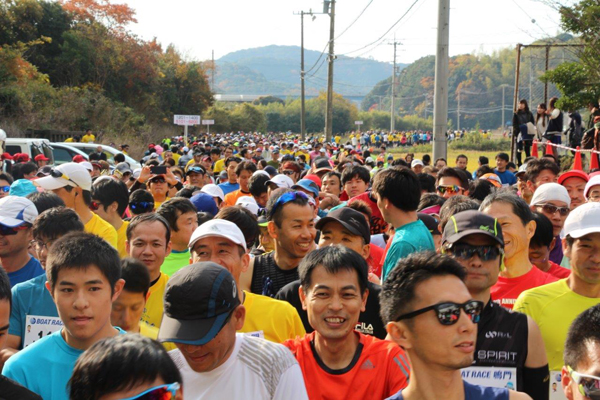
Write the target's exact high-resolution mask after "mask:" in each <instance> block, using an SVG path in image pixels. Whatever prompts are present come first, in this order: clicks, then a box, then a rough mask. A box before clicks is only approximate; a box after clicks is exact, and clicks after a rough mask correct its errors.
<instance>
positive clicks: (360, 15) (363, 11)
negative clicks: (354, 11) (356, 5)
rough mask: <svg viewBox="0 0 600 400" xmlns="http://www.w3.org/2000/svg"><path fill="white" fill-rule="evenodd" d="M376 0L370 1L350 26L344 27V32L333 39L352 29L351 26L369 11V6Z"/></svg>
mask: <svg viewBox="0 0 600 400" xmlns="http://www.w3.org/2000/svg"><path fill="white" fill-rule="evenodd" d="M373 1H374V0H371V1H369V3H368V4H367V5H366V6H365V8H363V10H362V11H361V12H360V14H358V17H356V18H355V19H354V21H352V23H351V24H350V25H348V27H347V28H346V29H344V30H343V31H342V33H340V34H339V35H337V37H336V38H335V39H333V40H338V39H339V38H340V37H341V36H342V35H343V34H344V33H346V31H347V30H348V29H350V27H352V25H354V24H355V23H356V21H358V20H359V18H360V17H362V15H363V14H364V13H365V11H367V8H369V6H370V5H371V3H373ZM327 44H329V42H327Z"/></svg>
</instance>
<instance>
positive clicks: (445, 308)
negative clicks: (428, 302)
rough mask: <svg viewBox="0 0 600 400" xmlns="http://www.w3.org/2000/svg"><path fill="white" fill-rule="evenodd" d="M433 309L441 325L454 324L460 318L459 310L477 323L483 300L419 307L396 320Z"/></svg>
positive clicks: (448, 302) (412, 316) (449, 302)
mask: <svg viewBox="0 0 600 400" xmlns="http://www.w3.org/2000/svg"><path fill="white" fill-rule="evenodd" d="M431 310H435V312H436V314H437V318H438V321H440V324H442V325H454V324H455V323H457V322H458V320H459V319H460V310H465V313H466V314H467V316H468V317H469V319H470V320H471V321H472V322H473V323H474V324H476V323H478V322H479V320H480V319H481V312H482V311H483V302H481V301H477V300H469V301H467V302H466V303H463V304H459V303H454V302H451V301H447V302H444V303H439V304H434V305H432V306H429V307H425V308H421V309H419V310H416V311H413V312H410V313H408V314H403V315H401V316H399V317H398V318H396V321H400V320H403V319H409V318H414V317H416V316H417V315H421V314H424V313H426V312H427V311H431Z"/></svg>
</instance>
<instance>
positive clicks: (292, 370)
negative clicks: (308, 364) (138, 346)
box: [158, 262, 307, 400]
mask: <svg viewBox="0 0 600 400" xmlns="http://www.w3.org/2000/svg"><path fill="white" fill-rule="evenodd" d="M164 312H165V314H164V317H163V320H162V324H161V326H160V331H159V333H158V338H159V340H160V341H162V342H165V341H168V342H175V344H176V346H177V350H174V351H172V352H170V353H169V355H170V356H171V358H172V359H173V360H174V361H175V364H176V365H177V366H178V367H179V370H180V372H181V376H182V378H183V387H184V391H185V398H186V400H200V399H241V398H243V399H249V400H252V399H257V400H258V399H261V400H262V399H274V400H275V399H276V400H279V399H281V400H284V399H286V400H287V399H290V400H296V399H298V400H301V399H302V400H303V399H307V396H306V389H305V387H304V382H303V380H302V373H301V371H300V368H299V367H298V363H297V362H296V361H295V360H294V357H293V356H292V355H291V354H290V352H289V351H287V349H286V348H285V347H284V346H282V345H280V344H277V343H272V342H269V341H267V340H264V339H261V338H257V337H251V336H248V335H245V334H243V333H236V331H238V330H239V329H241V328H242V326H243V325H244V319H245V315H246V309H245V307H244V306H243V305H242V304H241V299H240V297H239V291H238V288H237V285H236V284H235V280H234V278H233V276H232V275H231V273H229V271H227V270H226V269H225V268H223V267H221V266H220V265H217V264H215V263H212V262H201V263H196V264H191V265H189V266H187V267H186V268H183V269H181V270H179V271H178V272H177V273H175V274H174V275H173V277H172V278H171V280H170V281H169V283H168V284H167V289H166V291H165V310H164Z"/></svg>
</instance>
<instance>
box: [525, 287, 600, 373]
mask: <svg viewBox="0 0 600 400" xmlns="http://www.w3.org/2000/svg"><path fill="white" fill-rule="evenodd" d="M596 304H600V298H590V297H583V296H581V295H578V294H577V293H575V292H573V291H572V290H571V289H570V288H569V286H567V279H561V280H560V281H557V282H553V283H549V284H547V285H543V286H538V287H536V288H533V289H529V290H526V291H524V292H523V293H521V294H520V295H519V297H518V298H517V301H516V302H515V305H514V308H513V310H514V311H519V312H522V313H524V314H527V315H529V316H530V317H531V318H533V320H534V321H535V322H536V323H537V324H538V326H539V327H540V331H542V337H543V338H544V345H545V346H546V354H547V356H548V367H549V368H550V371H560V370H561V368H562V367H563V364H564V361H563V351H564V349H565V340H566V339H567V332H568V331H569V326H571V323H572V322H573V320H574V319H575V318H576V317H577V316H578V315H579V314H581V313H582V312H583V311H585V310H587V309H588V308H590V307H593V306H595V305H596Z"/></svg>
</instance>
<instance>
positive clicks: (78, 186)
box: [34, 163, 118, 249]
mask: <svg viewBox="0 0 600 400" xmlns="http://www.w3.org/2000/svg"><path fill="white" fill-rule="evenodd" d="M34 183H35V184H36V185H38V186H40V187H42V188H43V189H45V190H50V191H52V192H54V193H55V194H57V195H58V197H60V198H61V199H62V201H64V202H65V206H67V207H69V208H72V209H73V210H75V212H76V213H77V215H79V218H80V219H81V222H83V224H84V226H85V231H86V232H88V233H92V234H94V235H97V236H100V237H101V238H102V239H104V240H106V241H107V242H108V243H109V244H110V245H111V246H113V247H114V248H115V249H116V248H117V247H118V241H117V231H116V230H115V228H114V227H113V226H112V225H111V224H109V223H108V222H106V221H105V220H103V219H102V218H100V216H98V214H95V213H93V212H92V210H90V206H91V205H92V192H91V190H92V178H91V176H90V174H89V172H88V170H87V169H85V167H84V166H83V165H81V164H77V163H66V164H62V165H60V166H58V167H56V168H55V169H53V170H52V171H51V172H50V175H48V176H45V177H43V178H39V179H36V180H35V181H34Z"/></svg>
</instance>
